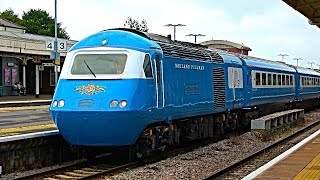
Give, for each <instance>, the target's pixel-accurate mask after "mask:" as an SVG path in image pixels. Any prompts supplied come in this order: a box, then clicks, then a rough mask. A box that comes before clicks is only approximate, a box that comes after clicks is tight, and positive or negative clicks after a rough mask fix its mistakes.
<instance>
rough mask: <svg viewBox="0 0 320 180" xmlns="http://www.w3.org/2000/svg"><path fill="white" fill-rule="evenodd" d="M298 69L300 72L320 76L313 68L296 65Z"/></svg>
mask: <svg viewBox="0 0 320 180" xmlns="http://www.w3.org/2000/svg"><path fill="white" fill-rule="evenodd" d="M296 69H297V71H298V73H300V74H305V75H313V76H320V73H319V72H317V71H315V70H313V69H309V68H304V67H296Z"/></svg>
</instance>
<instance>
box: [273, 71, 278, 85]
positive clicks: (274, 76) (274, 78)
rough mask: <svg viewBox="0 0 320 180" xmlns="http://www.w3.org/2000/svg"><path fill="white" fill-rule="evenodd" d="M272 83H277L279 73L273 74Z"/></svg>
mask: <svg viewBox="0 0 320 180" xmlns="http://www.w3.org/2000/svg"><path fill="white" fill-rule="evenodd" d="M272 80H273V81H272V85H274V86H276V85H277V75H276V74H272Z"/></svg>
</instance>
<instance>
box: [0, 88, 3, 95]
mask: <svg viewBox="0 0 320 180" xmlns="http://www.w3.org/2000/svg"><path fill="white" fill-rule="evenodd" d="M2 90H3V87H2V86H0V97H1V96H2Z"/></svg>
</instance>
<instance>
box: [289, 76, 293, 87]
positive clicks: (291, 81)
mask: <svg viewBox="0 0 320 180" xmlns="http://www.w3.org/2000/svg"><path fill="white" fill-rule="evenodd" d="M292 85H293V77H292V75H290V86H292Z"/></svg>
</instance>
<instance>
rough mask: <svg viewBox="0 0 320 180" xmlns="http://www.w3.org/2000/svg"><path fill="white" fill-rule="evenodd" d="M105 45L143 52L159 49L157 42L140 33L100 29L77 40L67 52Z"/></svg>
mask: <svg viewBox="0 0 320 180" xmlns="http://www.w3.org/2000/svg"><path fill="white" fill-rule="evenodd" d="M103 40H107V44H106V45H102V41H103ZM105 46H107V47H118V48H128V49H133V50H140V51H143V52H146V51H148V50H149V49H150V48H156V49H161V48H160V46H159V45H158V44H157V43H155V42H153V41H150V40H148V39H146V38H144V37H142V36H140V35H137V34H134V33H131V32H127V31H121V30H112V31H101V32H99V33H96V34H93V35H91V36H89V37H87V38H85V39H83V40H81V41H79V42H78V43H76V44H75V45H74V46H72V48H70V50H69V52H71V51H74V50H77V49H83V48H93V47H105Z"/></svg>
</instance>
